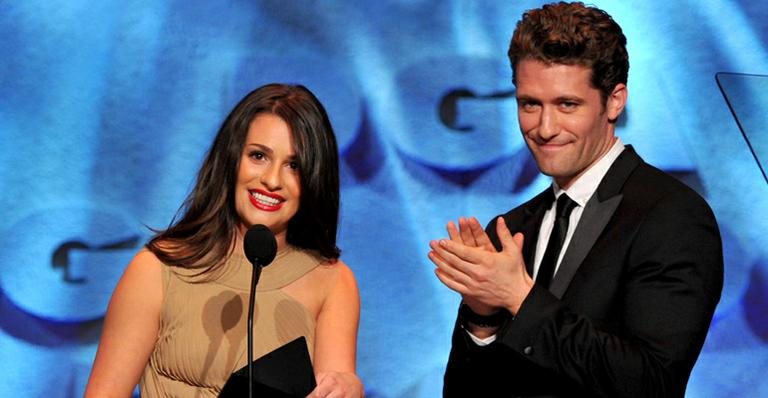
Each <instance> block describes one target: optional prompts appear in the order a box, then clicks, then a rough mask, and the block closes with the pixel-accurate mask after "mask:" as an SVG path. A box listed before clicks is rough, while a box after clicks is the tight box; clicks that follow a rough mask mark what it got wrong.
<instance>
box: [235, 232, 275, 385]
mask: <svg viewBox="0 0 768 398" xmlns="http://www.w3.org/2000/svg"><path fill="white" fill-rule="evenodd" d="M243 251H244V252H245V257H246V258H247V259H248V261H250V262H251V264H252V265H253V273H252V274H251V294H250V297H249V299H248V397H249V398H253V300H254V296H256V283H257V282H258V281H259V278H260V277H261V269H262V268H263V267H266V266H267V265H269V263H271V262H272V260H274V259H275V255H277V240H275V235H274V234H273V233H272V231H270V230H269V228H267V227H266V226H265V225H263V224H256V225H253V226H251V227H250V228H248V231H246V233H245V236H244V237H243Z"/></svg>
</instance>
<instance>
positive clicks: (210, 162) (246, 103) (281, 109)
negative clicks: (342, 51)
mask: <svg viewBox="0 0 768 398" xmlns="http://www.w3.org/2000/svg"><path fill="white" fill-rule="evenodd" d="M261 113H271V114H274V115H277V116H279V117H280V118H282V119H283V120H284V121H285V122H286V124H288V126H289V127H290V129H291V134H292V135H293V140H294V142H295V146H296V147H295V150H296V155H297V158H298V163H299V176H300V181H301V182H300V183H301V196H300V201H299V209H298V211H297V213H296V214H295V215H294V216H293V218H292V219H291V220H290V221H289V223H288V231H287V235H286V240H287V242H288V243H289V244H291V245H293V246H297V247H300V248H304V249H310V250H315V251H317V252H319V253H320V254H321V255H323V256H325V257H326V258H329V259H332V260H335V259H337V258H338V257H339V254H340V250H339V248H338V247H337V246H336V229H337V225H338V217H339V160H338V149H337V146H336V138H335V136H334V134H333V128H332V127H331V123H330V121H329V119H328V115H327V113H326V111H325V108H323V105H322V104H321V103H320V101H319V100H318V99H317V98H316V97H315V95H314V94H312V92H310V91H309V90H308V89H307V88H306V87H304V86H301V85H285V84H268V85H265V86H262V87H259V88H257V89H256V90H254V91H251V92H250V93H249V94H248V95H246V96H245V98H243V99H242V100H240V102H239V103H238V104H237V106H235V108H234V109H233V110H232V112H230V114H229V115H228V116H227V118H226V120H224V123H223V124H222V125H221V128H219V132H218V134H217V135H216V138H215V139H214V141H213V145H212V146H211V149H210V150H209V151H208V154H207V156H206V158H205V161H204V162H203V165H202V167H201V168H200V171H199V172H198V175H197V181H196V183H195V186H194V188H193V190H192V192H191V193H190V194H189V196H187V198H186V200H185V201H184V204H183V205H182V206H181V208H180V209H179V212H178V213H177V217H178V216H179V215H181V219H179V220H178V221H176V218H177V217H174V220H173V221H172V222H171V226H170V227H169V228H168V229H166V230H164V231H157V234H156V235H155V236H154V237H153V238H152V239H151V240H150V241H149V242H148V243H147V245H146V246H147V248H148V249H149V250H150V251H152V252H153V253H154V254H155V255H156V256H157V257H158V258H159V259H160V261H162V262H163V263H165V264H170V265H176V266H181V267H185V268H195V269H201V270H202V271H201V273H205V272H208V271H210V270H213V269H215V268H217V267H218V266H219V265H220V264H222V263H223V260H224V259H225V258H226V257H228V256H229V255H230V254H231V253H232V250H233V249H234V245H233V242H234V239H235V237H236V233H237V232H236V230H237V227H238V225H239V223H240V222H241V219H240V217H239V215H238V214H237V211H236V210H235V185H236V182H237V174H238V170H239V168H240V160H241V159H242V153H243V147H244V146H245V139H246V136H247V135H248V128H249V127H250V124H251V122H252V121H253V119H254V118H255V117H256V116H257V115H259V114H261Z"/></svg>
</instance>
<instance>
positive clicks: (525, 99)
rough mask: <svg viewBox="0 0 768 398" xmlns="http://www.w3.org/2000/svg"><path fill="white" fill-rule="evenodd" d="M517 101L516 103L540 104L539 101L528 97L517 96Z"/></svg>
mask: <svg viewBox="0 0 768 398" xmlns="http://www.w3.org/2000/svg"><path fill="white" fill-rule="evenodd" d="M517 100H518V101H526V102H541V101H539V100H537V99H536V98H533V97H531V96H529V95H519V96H517Z"/></svg>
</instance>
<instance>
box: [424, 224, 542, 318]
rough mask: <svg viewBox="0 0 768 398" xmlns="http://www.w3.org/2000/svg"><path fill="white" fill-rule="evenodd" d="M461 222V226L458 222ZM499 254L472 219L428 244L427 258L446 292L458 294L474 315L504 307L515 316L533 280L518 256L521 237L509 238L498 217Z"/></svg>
mask: <svg viewBox="0 0 768 398" xmlns="http://www.w3.org/2000/svg"><path fill="white" fill-rule="evenodd" d="M462 222H463V223H462ZM496 233H497V234H498V236H499V240H500V242H501V245H502V251H500V252H496V251H495V250H494V248H493V245H492V244H491V242H490V239H488V236H487V235H486V234H485V232H484V231H483V230H482V228H481V227H480V225H479V223H478V222H477V220H476V219H474V218H472V219H469V220H467V219H460V220H459V230H458V231H457V230H456V227H455V225H453V223H452V222H451V223H449V224H448V234H449V236H450V239H441V240H437V241H432V242H430V244H429V246H430V247H431V248H432V251H430V252H429V259H430V260H431V261H432V262H433V263H434V264H435V265H436V266H437V268H436V269H435V274H436V275H437V278H438V279H440V281H441V282H442V283H443V284H444V285H445V286H447V287H448V288H449V289H451V290H454V291H456V292H458V293H460V294H461V295H462V297H463V298H464V300H465V302H466V303H467V305H469V306H470V308H472V310H473V311H475V312H477V313H478V314H490V313H493V312H495V311H496V310H497V309H499V308H506V309H507V310H508V311H509V312H510V313H512V314H513V315H514V314H517V311H518V310H519V309H520V305H522V303H523V300H524V299H525V297H526V296H527V295H528V293H529V292H530V291H531V287H532V286H533V280H532V279H531V277H530V276H529V275H528V273H527V272H526V270H525V263H524V262H523V257H522V246H523V235H522V234H521V233H517V234H515V236H514V237H513V236H512V235H511V234H510V232H509V229H508V228H507V225H506V223H505V222H504V219H503V218H502V217H499V218H498V219H497V222H496Z"/></svg>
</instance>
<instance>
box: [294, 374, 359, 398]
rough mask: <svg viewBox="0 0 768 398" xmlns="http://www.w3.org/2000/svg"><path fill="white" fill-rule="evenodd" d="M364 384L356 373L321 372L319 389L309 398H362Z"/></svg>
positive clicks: (318, 380)
mask: <svg viewBox="0 0 768 398" xmlns="http://www.w3.org/2000/svg"><path fill="white" fill-rule="evenodd" d="M362 396H363V383H362V382H361V381H360V379H359V378H358V377H357V375H355V374H354V373H342V372H320V373H318V374H317V387H315V389H314V390H313V391H312V393H310V394H309V395H307V398H361V397H362Z"/></svg>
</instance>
